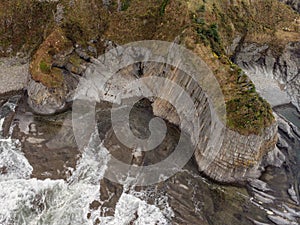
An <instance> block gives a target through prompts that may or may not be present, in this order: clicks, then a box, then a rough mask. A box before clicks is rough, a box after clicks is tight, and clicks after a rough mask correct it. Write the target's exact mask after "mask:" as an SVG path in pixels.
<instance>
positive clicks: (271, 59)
mask: <svg viewBox="0 0 300 225" xmlns="http://www.w3.org/2000/svg"><path fill="white" fill-rule="evenodd" d="M234 61H235V63H237V64H238V65H239V66H240V67H242V68H243V69H244V70H245V71H248V72H250V73H251V72H252V71H256V73H260V74H261V76H262V77H263V76H265V77H269V78H272V79H275V80H277V81H278V82H279V84H280V85H281V86H282V88H283V89H284V90H285V91H286V93H287V94H288V96H289V97H290V100H291V102H292V104H294V105H295V106H296V107H297V108H298V110H300V69H299V68H300V42H292V43H289V44H287V45H286V46H285V48H284V50H283V52H282V54H280V55H279V56H276V55H275V54H274V53H272V51H271V48H270V47H269V46H268V45H267V44H264V45H259V44H256V43H243V44H242V45H241V48H240V49H239V50H238V52H237V53H236V56H235V59H234Z"/></svg>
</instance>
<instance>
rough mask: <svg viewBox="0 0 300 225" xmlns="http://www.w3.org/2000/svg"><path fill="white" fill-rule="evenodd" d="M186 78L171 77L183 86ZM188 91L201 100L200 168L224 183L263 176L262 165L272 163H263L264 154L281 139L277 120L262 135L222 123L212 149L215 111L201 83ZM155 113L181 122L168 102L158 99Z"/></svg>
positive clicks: (241, 181)
mask: <svg viewBox="0 0 300 225" xmlns="http://www.w3.org/2000/svg"><path fill="white" fill-rule="evenodd" d="M167 77H168V76H167ZM182 77H183V75H182V74H178V75H177V76H176V75H175V76H174V75H173V76H169V77H168V78H169V79H171V80H172V81H174V82H176V83H178V84H179V85H182V86H184V85H186V84H188V83H190V82H191V80H190V79H191V78H190V77H187V78H186V79H183V78H182ZM188 92H189V93H194V94H195V93H196V94H195V97H194V98H195V99H197V100H198V101H199V106H198V108H197V110H198V113H199V118H201V128H202V129H201V133H200V136H199V143H197V147H196V149H195V159H196V162H197V164H198V167H199V170H200V171H202V172H204V173H205V174H206V175H207V176H209V177H211V178H212V179H214V180H217V181H220V182H239V183H243V182H245V181H246V180H247V179H249V178H257V177H259V176H260V175H261V172H262V170H263V168H262V166H266V165H268V164H269V162H267V161H264V162H263V156H265V155H267V154H268V153H269V152H272V150H273V149H274V146H275V144H276V142H277V125H276V123H273V124H272V125H271V126H269V127H266V128H265V129H264V130H263V131H262V133H260V134H250V135H242V134H240V133H238V132H236V131H233V130H230V129H229V128H228V127H226V126H223V127H222V126H221V125H220V124H219V125H218V126H220V129H222V130H221V131H219V132H220V136H219V137H218V138H216V139H215V140H214V146H213V147H212V148H211V147H209V146H208V143H207V139H209V138H212V135H214V134H215V132H216V133H217V132H218V131H215V130H213V129H212V124H211V122H212V114H213V113H212V112H211V110H210V107H209V101H208V99H207V97H206V94H205V93H204V90H202V89H201V88H199V87H197V86H195V87H194V88H191V89H189V90H188ZM162 93H164V94H165V95H166V96H168V97H169V98H171V97H172V93H170V91H169V89H168V88H165V89H162ZM188 108H189V107H188V104H182V105H181V108H179V109H176V110H177V111H184V110H186V109H188ZM153 112H154V114H155V115H157V116H159V117H161V118H165V119H166V120H168V121H170V122H172V123H175V124H176V125H179V124H180V121H179V120H178V118H177V116H176V112H175V109H174V108H172V107H170V106H169V105H168V104H166V103H165V102H164V101H161V100H159V99H158V100H155V101H154V103H153ZM214 119H216V118H214ZM221 127H222V128H221ZM211 129H212V130H211ZM221 136H222V137H221ZM218 146H220V148H218Z"/></svg>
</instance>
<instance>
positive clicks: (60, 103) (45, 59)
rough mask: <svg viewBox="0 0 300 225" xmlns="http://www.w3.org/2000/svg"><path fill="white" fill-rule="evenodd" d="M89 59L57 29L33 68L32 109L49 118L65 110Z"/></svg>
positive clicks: (34, 59) (35, 60)
mask: <svg viewBox="0 0 300 225" xmlns="http://www.w3.org/2000/svg"><path fill="white" fill-rule="evenodd" d="M90 54H91V53H90ZM89 60H90V56H89V54H88V50H84V49H83V48H81V47H80V46H78V45H76V46H73V44H72V43H71V42H70V40H68V39H67V38H66V37H65V34H64V32H63V31H62V30H61V29H60V28H58V29H56V30H54V31H53V32H52V33H51V34H50V35H49V36H48V37H47V38H46V40H45V41H44V43H43V44H42V45H41V46H40V48H39V49H38V51H37V52H36V54H35V55H34V57H33V60H32V62H31V65H30V75H31V78H30V80H29V83H28V87H27V91H28V104H29V105H30V107H31V108H32V110H33V111H34V112H35V113H38V114H43V115H49V114H53V113H56V112H59V111H62V110H64V109H66V108H67V107H68V106H69V105H70V104H68V103H70V102H71V101H72V97H73V94H74V91H75V89H76V87H77V84H78V82H79V80H80V77H81V76H82V74H83V72H84V70H85V69H86V65H87V64H88V63H89Z"/></svg>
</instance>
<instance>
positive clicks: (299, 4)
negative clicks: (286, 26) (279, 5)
mask: <svg viewBox="0 0 300 225" xmlns="http://www.w3.org/2000/svg"><path fill="white" fill-rule="evenodd" d="M279 1H281V2H284V3H285V4H287V5H289V6H291V7H292V8H293V9H294V10H295V11H297V12H298V13H300V1H299V0H279Z"/></svg>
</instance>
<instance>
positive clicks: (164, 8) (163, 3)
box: [159, 0, 170, 16]
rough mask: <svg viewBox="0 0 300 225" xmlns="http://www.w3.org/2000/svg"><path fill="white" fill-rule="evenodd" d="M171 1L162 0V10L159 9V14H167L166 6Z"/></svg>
mask: <svg viewBox="0 0 300 225" xmlns="http://www.w3.org/2000/svg"><path fill="white" fill-rule="evenodd" d="M169 1H170V0H163V1H162V4H161V7H160V10H159V15H160V16H163V15H164V14H165V11H166V7H167V5H168V3H169Z"/></svg>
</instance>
